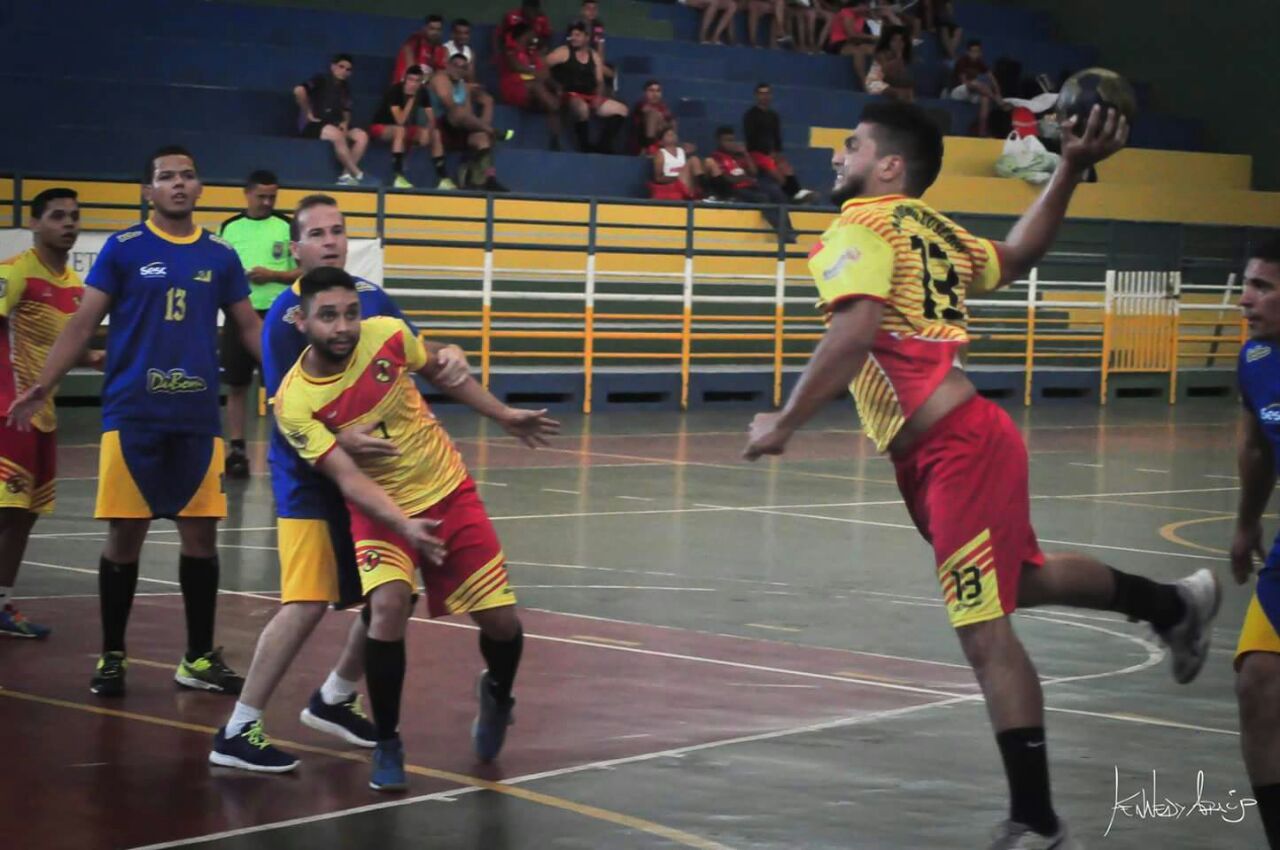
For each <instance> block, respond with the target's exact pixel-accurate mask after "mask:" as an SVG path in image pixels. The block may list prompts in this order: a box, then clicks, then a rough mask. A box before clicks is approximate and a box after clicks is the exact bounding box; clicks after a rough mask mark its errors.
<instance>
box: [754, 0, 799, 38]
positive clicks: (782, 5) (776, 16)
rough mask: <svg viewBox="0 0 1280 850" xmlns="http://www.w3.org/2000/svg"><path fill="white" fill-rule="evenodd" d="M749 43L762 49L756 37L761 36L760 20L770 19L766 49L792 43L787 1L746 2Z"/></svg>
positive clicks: (756, 0)
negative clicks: (788, 28)
mask: <svg viewBox="0 0 1280 850" xmlns="http://www.w3.org/2000/svg"><path fill="white" fill-rule="evenodd" d="M746 4H747V43H748V44H750V45H751V46H752V47H761V46H762V45H761V44H760V43H759V42H758V41H757V39H756V37H757V36H758V35H759V34H760V19H761V18H768V19H769V36H768V38H767V39H766V44H764V45H763V46H764V47H780V46H784V45H786V44H789V43H790V42H791V38H790V36H788V35H787V0H746Z"/></svg>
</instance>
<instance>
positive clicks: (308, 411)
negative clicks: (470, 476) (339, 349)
mask: <svg viewBox="0 0 1280 850" xmlns="http://www.w3.org/2000/svg"><path fill="white" fill-rule="evenodd" d="M305 358H306V352H305V351H304V352H303V354H302V356H301V357H299V358H298V362H297V363H295V364H294V365H293V368H292V369H290V370H289V372H288V374H286V375H285V376H284V380H282V381H281V382H280V389H279V391H277V393H276V397H275V409H276V426H277V427H278V428H279V429H280V431H281V432H282V433H283V434H284V435H285V438H286V439H288V441H289V443H290V444H291V445H292V446H293V447H294V448H295V449H297V451H298V454H299V455H300V456H301V457H302V458H303V459H304V460H306V461H307V462H308V463H311V464H316V463H319V462H320V460H321V459H322V458H323V457H324V456H325V455H326V454H328V453H329V452H330V451H332V449H333V447H334V446H335V445H337V440H336V438H335V437H334V434H335V433H336V432H338V431H341V430H343V429H344V428H350V427H352V426H356V425H366V424H368V423H376V426H377V427H376V428H375V429H374V432H373V433H374V436H377V437H382V438H384V439H387V440H390V441H391V442H392V443H394V444H395V446H396V448H398V449H399V450H400V454H399V456H397V457H380V458H371V459H361V460H358V461H357V463H358V464H359V466H360V468H361V470H363V471H364V473H365V474H366V475H368V476H369V477H370V478H372V479H373V480H374V481H375V482H376V483H377V484H378V485H379V486H381V487H382V489H383V490H385V491H386V492H387V495H388V496H390V497H391V499H392V501H394V502H395V503H396V505H398V506H399V508H400V510H402V511H404V512H405V513H406V514H408V515H409V516H414V515H416V514H420V513H422V512H423V511H425V510H426V509H427V508H429V507H431V506H432V505H434V504H435V503H436V502H438V501H440V500H441V499H443V498H444V497H445V496H447V495H449V494H450V493H452V492H453V491H454V490H455V489H456V488H457V487H458V485H459V484H461V483H462V482H463V480H464V479H465V478H466V476H467V469H466V466H464V465H463V463H462V457H461V456H460V455H459V454H458V450H457V449H455V448H454V446H453V442H452V441H451V440H450V439H449V435H448V434H446V433H445V430H444V428H443V427H442V426H441V425H440V422H439V421H438V420H437V419H436V418H435V416H434V415H432V413H431V410H430V408H429V407H428V406H427V403H426V401H425V400H424V399H423V398H422V394H421V393H419V392H418V388H417V387H416V386H415V385H414V383H413V379H412V378H411V377H410V375H411V373H413V372H416V371H418V370H419V369H421V368H422V367H423V366H424V365H426V363H427V358H428V354H427V350H426V348H425V346H423V344H422V342H421V340H419V339H418V338H417V336H415V335H414V333H413V331H412V330H410V329H409V327H408V326H407V325H406V324H405V323H404V322H402V321H400V320H399V319H393V318H389V317H377V318H372V319H365V320H364V321H363V322H361V323H360V341H359V343H357V344H356V347H355V350H354V351H352V353H351V357H350V359H349V360H348V361H347V367H346V369H344V370H343V371H342V372H341V373H340V374H337V375H334V376H332V377H328V378H317V377H314V376H312V375H309V374H307V371H306V370H305V369H304V368H303V365H302V364H303V361H304V360H305Z"/></svg>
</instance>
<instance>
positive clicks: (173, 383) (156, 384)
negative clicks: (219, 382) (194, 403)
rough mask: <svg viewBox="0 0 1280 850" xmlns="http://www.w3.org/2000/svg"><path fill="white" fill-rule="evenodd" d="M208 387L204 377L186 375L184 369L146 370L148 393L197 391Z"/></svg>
mask: <svg viewBox="0 0 1280 850" xmlns="http://www.w3.org/2000/svg"><path fill="white" fill-rule="evenodd" d="M207 387H208V384H207V383H205V380H204V378H201V377H197V376H196V375H188V374H187V372H186V370H185V369H170V370H169V371H168V372H165V371H163V370H160V369H148V370H147V392H149V393H198V392H204V390H205V389H206V388H207Z"/></svg>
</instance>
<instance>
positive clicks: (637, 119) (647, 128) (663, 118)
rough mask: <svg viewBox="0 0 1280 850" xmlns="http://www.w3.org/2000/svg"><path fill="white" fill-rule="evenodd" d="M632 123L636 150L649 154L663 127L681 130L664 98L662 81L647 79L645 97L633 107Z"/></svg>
mask: <svg viewBox="0 0 1280 850" xmlns="http://www.w3.org/2000/svg"><path fill="white" fill-rule="evenodd" d="M631 115H632V124H633V125H634V127H635V143H636V150H638V151H639V152H640V153H642V154H644V155H645V156H648V155H649V154H650V153H652V152H653V150H652V149H653V146H654V145H656V144H657V143H658V139H659V138H661V136H662V131H663V129H665V128H667V127H670V128H672V129H673V130H675V131H676V132H677V134H678V133H679V132H680V127H679V125H678V124H677V122H676V117H675V115H673V114H671V110H670V109H669V108H668V107H667V104H666V102H665V101H664V100H663V99H662V83H660V82H658V81H657V80H646V81H645V84H644V97H642V98H640V100H639V101H638V102H637V103H636V105H635V106H634V107H632V109H631Z"/></svg>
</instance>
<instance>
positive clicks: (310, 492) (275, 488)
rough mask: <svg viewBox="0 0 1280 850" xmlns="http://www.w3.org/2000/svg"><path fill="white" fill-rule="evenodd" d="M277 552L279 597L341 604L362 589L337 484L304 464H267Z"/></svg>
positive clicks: (353, 598) (355, 599) (361, 595)
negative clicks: (278, 558) (300, 467)
mask: <svg viewBox="0 0 1280 850" xmlns="http://www.w3.org/2000/svg"><path fill="white" fill-rule="evenodd" d="M271 490H272V492H273V493H274V494H275V500H276V534H277V548H278V550H279V554H280V601H281V602H332V603H334V607H337V608H346V607H349V606H351V605H355V604H358V603H359V602H360V601H361V600H362V599H363V598H364V593H363V591H362V590H361V587H360V570H359V568H358V567H357V566H356V547H355V542H354V541H353V540H352V539H351V517H350V515H349V514H348V513H347V505H346V502H345V501H344V500H343V498H342V493H341V492H340V491H339V490H338V488H337V486H336V485H335V484H334V483H333V482H332V481H330V480H329V479H328V478H325V477H324V476H322V475H320V474H319V473H317V472H314V471H312V470H311V469H310V468H307V469H305V470H299V469H298V468H297V467H296V466H293V465H292V464H277V463H272V464H271Z"/></svg>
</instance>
